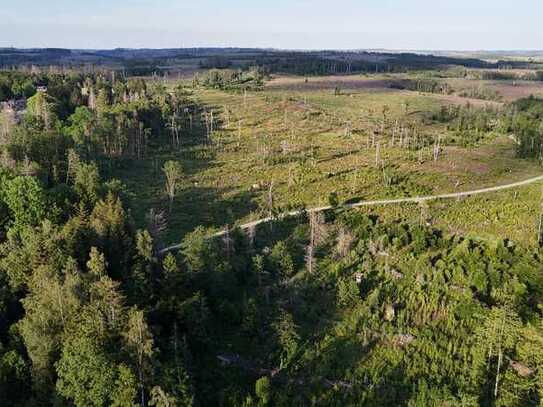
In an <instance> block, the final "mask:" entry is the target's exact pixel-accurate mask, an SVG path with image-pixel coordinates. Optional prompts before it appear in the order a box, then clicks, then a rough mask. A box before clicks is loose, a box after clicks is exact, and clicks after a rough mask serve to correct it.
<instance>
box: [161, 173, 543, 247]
mask: <svg viewBox="0 0 543 407" xmlns="http://www.w3.org/2000/svg"><path fill="white" fill-rule="evenodd" d="M539 181H543V175H540V176H538V177H533V178H529V179H526V180H524V181H518V182H513V183H511V184H506V185H498V186H494V187H488V188H482V189H476V190H473V191H464V192H454V193H450V194H441V195H429V196H417V197H410V198H398V199H384V200H376V201H362V202H357V203H352V204H343V205H339V206H338V208H344V209H355V208H361V207H365V206H381V205H396V204H402V203H421V202H428V201H435V200H439V199H454V198H462V197H466V196H472V195H481V194H487V193H490V192H496V191H503V190H506V189H513V188H517V187H521V186H524V185H529V184H534V183H536V182H539ZM331 209H334V207H332V206H322V207H320V208H312V209H303V210H297V211H292V212H287V213H283V214H281V215H279V216H276V217H267V218H263V219H259V220H256V221H253V222H249V223H245V224H243V225H240V226H238V228H239V229H249V228H252V227H256V226H258V225H261V224H263V223H268V222H271V221H274V220H277V219H284V218H288V217H294V216H299V215H301V214H302V213H304V212H305V213H317V212H324V211H328V210H331ZM225 233H226V231H224V230H223V231H220V232H218V233H215V234H214V235H213V237H220V236H224V235H225ZM180 248H181V245H180V244H178V245H174V246H170V247H167V248H165V249H163V250H161V251H160V254H164V253H167V252H170V251H172V250H178V249H180Z"/></svg>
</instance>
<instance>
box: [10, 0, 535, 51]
mask: <svg viewBox="0 0 543 407" xmlns="http://www.w3.org/2000/svg"><path fill="white" fill-rule="evenodd" d="M542 20H543V1H542V0H517V1H511V0H454V1H448V0H447V1H444V0H434V1H430V0H335V1H333V0H327V1H325V0H273V1H270V0H252V1H249V0H0V47H5V46H15V47H66V48H116V47H133V48H140V47H153V48H166V47H183V46H185V47H193V46H243V47H275V48H289V49H300V48H303V49H323V48H335V49H361V48H388V49H433V50H481V49H486V50H490V49H494V50H495V49H499V50H505V49H507V50H512V49H522V50H528V49H542V48H543V29H542V28H541V24H542Z"/></svg>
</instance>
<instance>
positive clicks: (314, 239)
mask: <svg viewBox="0 0 543 407" xmlns="http://www.w3.org/2000/svg"><path fill="white" fill-rule="evenodd" d="M323 224H324V215H323V214H322V212H310V213H309V243H308V245H307V247H306V256H305V262H306V267H307V271H308V272H309V274H313V271H314V269H315V246H316V245H318V244H319V243H320V242H321V241H322V239H323V238H324V234H325V231H324V228H323Z"/></svg>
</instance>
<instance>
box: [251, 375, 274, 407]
mask: <svg viewBox="0 0 543 407" xmlns="http://www.w3.org/2000/svg"><path fill="white" fill-rule="evenodd" d="M255 394H256V397H258V402H259V405H261V406H267V405H269V403H270V399H271V382H270V379H269V378H268V377H261V378H260V379H258V380H257V381H256V383H255Z"/></svg>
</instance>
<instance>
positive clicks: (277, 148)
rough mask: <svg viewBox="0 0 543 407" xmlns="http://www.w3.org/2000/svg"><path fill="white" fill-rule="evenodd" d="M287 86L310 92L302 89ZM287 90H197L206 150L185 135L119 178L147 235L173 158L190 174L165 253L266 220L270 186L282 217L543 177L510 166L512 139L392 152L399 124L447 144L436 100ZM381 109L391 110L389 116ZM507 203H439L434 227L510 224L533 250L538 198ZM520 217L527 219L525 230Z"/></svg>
mask: <svg viewBox="0 0 543 407" xmlns="http://www.w3.org/2000/svg"><path fill="white" fill-rule="evenodd" d="M312 80H315V79H312ZM320 80H321V81H327V80H328V79H327V78H322V79H320ZM283 81H285V80H283ZM292 81H293V82H296V83H302V84H303V83H305V82H304V81H303V78H302V79H300V78H296V79H293V80H292ZM346 83H350V82H348V81H347V82H346ZM325 88H326V87H325ZM288 89H290V88H288ZM288 89H287V88H284V89H283V88H281V89H278V88H273V87H272V88H270V89H266V90H265V91H263V92H258V93H250V94H248V95H246V96H244V95H242V94H232V93H225V92H221V91H210V90H198V91H196V92H195V94H194V96H193V97H194V99H195V100H197V101H198V102H199V103H201V104H202V105H204V106H206V111H208V112H211V111H213V112H214V117H215V118H218V120H217V123H216V127H217V128H218V130H216V131H215V132H214V134H213V135H212V136H211V138H212V143H207V142H205V138H204V137H200V138H198V139H196V140H195V139H194V136H193V135H190V134H189V132H188V131H187V132H186V133H185V138H186V142H185V143H184V144H183V145H182V147H181V148H180V149H179V150H173V149H172V148H170V147H164V146H163V147H162V148H160V149H155V150H153V152H152V153H151V154H150V155H149V156H148V157H147V158H146V159H144V160H142V161H138V162H132V163H129V164H128V163H127V165H126V166H125V167H124V168H119V169H117V170H116V172H115V174H114V175H115V176H116V177H119V178H120V179H122V180H123V181H124V182H125V183H126V184H127V186H128V189H129V190H130V192H131V194H132V198H133V200H134V202H137V205H134V208H135V209H134V210H133V214H134V216H135V218H136V221H137V222H138V224H143V222H144V219H145V213H146V212H147V211H148V210H149V209H150V208H161V209H165V208H167V200H166V197H165V194H164V180H163V176H162V173H161V171H160V168H161V167H162V165H163V163H164V162H165V161H166V160H170V159H174V160H178V161H180V162H181V163H182V164H183V167H184V170H185V179H184V182H183V185H182V187H181V190H180V192H179V194H178V196H177V198H176V199H175V202H174V205H173V210H172V213H171V214H170V215H169V217H168V225H169V227H168V232H167V235H166V237H165V240H166V242H167V243H176V242H178V241H180V240H181V238H182V237H183V235H184V234H185V233H187V232H189V231H191V230H192V229H194V228H195V227H196V226H198V225H200V224H202V225H204V226H206V227H217V228H218V227H222V226H224V225H226V224H231V223H234V222H235V221H240V222H241V221H249V220H254V219H257V218H259V217H262V216H263V215H267V213H268V210H269V208H268V203H269V202H268V200H269V199H268V197H269V190H270V186H271V190H272V196H273V206H274V207H275V208H276V209H277V210H286V209H289V208H292V207H300V206H307V207H312V206H317V205H323V204H327V203H328V197H329V195H330V194H331V193H336V194H337V196H338V198H339V200H340V202H347V201H356V200H362V199H373V198H385V197H403V196H417V195H422V194H431V193H442V192H454V191H460V190H469V189H473V188H477V187H484V186H491V185H495V184H500V183H507V182H509V181H515V180H520V179H523V178H527V177H529V176H533V175H538V174H540V168H538V167H537V166H536V165H535V164H533V163H532V162H530V161H526V160H519V159H517V158H516V157H515V154H514V149H515V146H514V143H513V142H512V141H511V140H509V139H507V138H505V137H495V136H492V135H488V136H487V137H486V138H485V139H484V140H483V142H482V143H481V144H480V145H477V146H473V147H460V146H458V145H457V144H454V145H447V144H446V143H445V145H444V146H443V152H442V154H441V157H440V159H439V160H438V161H433V159H432V146H431V145H428V147H427V148H425V149H424V150H423V152H422V153H418V152H416V151H412V150H408V149H405V148H398V147H397V146H394V147H392V146H391V145H390V144H391V137H392V132H393V130H392V129H393V127H394V124H395V123H396V122H397V121H398V122H402V123H412V124H413V125H414V126H416V127H417V128H419V131H420V133H421V134H423V135H425V136H427V137H429V138H430V139H431V138H434V137H436V136H437V135H442V136H443V137H444V139H445V140H446V139H447V136H448V131H447V130H446V128H445V126H444V125H436V124H432V123H430V122H429V121H428V117H429V115H431V113H432V112H434V111H437V110H438V109H440V106H441V104H443V103H449V101H440V100H439V99H438V98H436V97H435V95H423V94H418V93H416V92H405V91H396V90H391V89H362V88H361V87H354V89H348V88H342V94H341V95H339V96H336V95H334V92H333V91H331V90H330V89H328V88H327V89H324V90H322V89H321V90H318V89H315V88H310V89H303V86H302V87H301V88H298V87H293V89H294V90H288ZM383 106H387V108H386V111H385V112H384V110H383ZM384 113H385V114H386V125H385V133H384V135H383V136H382V138H381V140H382V147H381V159H382V160H383V166H381V165H379V166H376V165H375V161H376V151H375V150H376V149H375V148H373V147H371V140H372V134H373V132H374V131H376V130H377V131H380V129H381V126H382V123H383V114H384ZM195 126H196V127H195V129H194V130H193V133H196V132H199V133H200V134H202V133H204V132H205V131H204V129H203V124H201V123H195ZM368 146H369V147H368ZM272 183H273V185H272ZM528 190H530V189H528ZM522 193H524V194H528V193H527V192H522ZM522 193H521V194H522ZM511 194H514V193H503V194H496V196H493V195H489V196H488V197H479V198H470V199H467V200H464V201H461V202H453V203H450V202H449V203H444V204H441V203H439V204H436V205H444V207H443V208H442V209H440V210H439V211H438V212H439V214H438V215H437V217H436V222H438V223H441V224H443V225H446V226H447V227H449V228H450V229H451V230H462V231H466V230H467V231H470V230H476V229H477V228H478V229H477V230H482V232H481V234H486V233H488V234H499V235H500V236H502V235H503V234H504V233H502V232H503V231H502V230H501V229H500V228H502V227H504V226H503V222H504V219H505V218H507V219H508V220H507V221H506V222H508V224H507V225H506V235H507V236H511V237H512V238H515V239H516V240H520V241H524V242H526V243H530V242H531V240H530V239H531V238H528V237H527V236H528V235H530V234H531V229H530V228H529V226H530V222H532V223H533V222H534V219H535V218H531V215H532V214H533V212H534V211H536V210H537V202H539V201H538V200H539V197H536V196H535V195H537V194H535V195H534V192H533V191H532V192H531V194H528V195H527V196H526V198H527V199H526V201H525V202H524V203H523V202H522V199H520V198H517V199H516V200H512V199H511V196H513V195H511ZM521 196H522V195H521ZM494 198H496V199H494ZM528 198H529V199H528ZM466 205H467V206H466ZM534 205H535V206H534ZM492 208H494V209H492ZM491 210H494V211H495V212H496V211H497V212H496V213H498V212H499V213H500V215H499V217H500V220H501V222H502V223H500V222H498V221H493V220H492V216H494V215H492V214H493V213H494V212H488V211H491ZM517 210H518V211H519V212H515V211H517ZM504 211H505V212H504ZM385 212H386V213H389V214H390V215H391V216H400V217H401V216H414V217H415V218H416V217H418V216H420V214H419V210H418V208H414V209H413V208H404V207H398V208H392V209H390V208H387V209H386V210H385ZM517 213H518V215H516V214H517ZM402 214H403V215H402ZM487 215H488V216H490V218H489V219H487ZM521 215H522V216H527V219H526V220H523V219H520V218H519V216H521ZM496 216H497V215H496ZM534 216H535V215H534ZM528 218H530V219H528ZM515 219H517V220H515ZM485 222H486V223H485ZM500 225H501V226H500ZM480 226H481V227H482V228H480ZM531 226H532V227H533V224H532V225H531ZM455 228H459V229H455ZM464 228H465V229H464Z"/></svg>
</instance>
